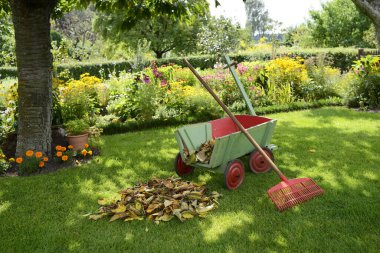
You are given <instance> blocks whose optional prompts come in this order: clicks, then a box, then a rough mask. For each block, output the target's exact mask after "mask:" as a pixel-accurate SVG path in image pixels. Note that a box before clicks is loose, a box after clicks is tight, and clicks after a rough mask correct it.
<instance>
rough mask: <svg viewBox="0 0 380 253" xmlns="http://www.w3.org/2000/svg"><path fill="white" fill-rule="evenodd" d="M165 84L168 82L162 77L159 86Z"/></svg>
mask: <svg viewBox="0 0 380 253" xmlns="http://www.w3.org/2000/svg"><path fill="white" fill-rule="evenodd" d="M166 84H168V82H167V81H166V80H165V79H162V80H161V87H164V86H166Z"/></svg>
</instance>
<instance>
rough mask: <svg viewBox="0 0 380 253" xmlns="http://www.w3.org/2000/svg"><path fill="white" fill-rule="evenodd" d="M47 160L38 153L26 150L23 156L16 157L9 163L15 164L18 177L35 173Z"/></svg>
mask: <svg viewBox="0 0 380 253" xmlns="http://www.w3.org/2000/svg"><path fill="white" fill-rule="evenodd" d="M48 160H49V159H48V158H47V157H46V156H44V155H43V153H42V152H40V151H36V152H35V151H33V150H27V151H26V152H25V155H24V156H19V157H16V159H14V158H11V159H9V161H10V162H12V163H16V164H17V166H18V168H19V170H18V173H19V174H20V175H24V174H26V175H29V174H31V173H33V172H36V171H38V170H40V169H42V168H43V167H45V163H46V162H47V161H48Z"/></svg>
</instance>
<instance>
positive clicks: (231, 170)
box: [224, 159, 244, 190]
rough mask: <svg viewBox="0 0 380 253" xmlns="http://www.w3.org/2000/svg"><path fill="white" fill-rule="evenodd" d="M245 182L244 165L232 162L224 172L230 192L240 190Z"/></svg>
mask: <svg viewBox="0 0 380 253" xmlns="http://www.w3.org/2000/svg"><path fill="white" fill-rule="evenodd" d="M243 180H244V165H243V163H242V162H241V161H240V160H238V159H235V160H232V161H231V162H229V163H228V164H227V167H226V170H225V171H224V183H225V185H226V187H227V189H229V190H234V189H236V188H238V187H239V186H240V185H241V183H242V182H243Z"/></svg>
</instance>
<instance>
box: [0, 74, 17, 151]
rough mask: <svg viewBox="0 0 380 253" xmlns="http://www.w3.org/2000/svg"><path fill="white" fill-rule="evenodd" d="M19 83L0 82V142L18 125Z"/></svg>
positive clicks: (11, 81)
mask: <svg viewBox="0 0 380 253" xmlns="http://www.w3.org/2000/svg"><path fill="white" fill-rule="evenodd" d="M17 100H18V94H17V83H15V82H14V81H13V80H10V81H8V82H4V83H0V143H1V142H2V140H3V139H5V138H6V137H7V135H8V134H9V133H10V132H13V131H15V130H16V127H17Z"/></svg>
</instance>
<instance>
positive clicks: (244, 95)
mask: <svg viewBox="0 0 380 253" xmlns="http://www.w3.org/2000/svg"><path fill="white" fill-rule="evenodd" d="M224 58H225V59H226V62H227V66H228V68H229V69H230V71H231V74H232V76H233V77H234V79H235V83H236V85H237V87H238V88H239V90H240V93H241V95H242V96H243V98H244V101H245V104H246V105H247V107H248V110H249V113H250V114H251V115H253V116H256V113H255V110H253V106H252V103H251V100H250V99H249V98H248V95H247V93H246V92H245V90H244V86H243V84H242V83H241V82H240V79H239V77H238V75H237V73H236V70H235V68H233V66H235V65H236V63H235V64H234V63H232V62H231V60H230V57H228V55H225V56H224Z"/></svg>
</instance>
